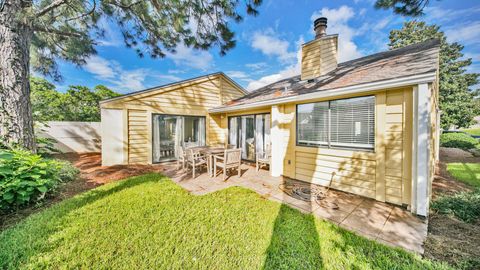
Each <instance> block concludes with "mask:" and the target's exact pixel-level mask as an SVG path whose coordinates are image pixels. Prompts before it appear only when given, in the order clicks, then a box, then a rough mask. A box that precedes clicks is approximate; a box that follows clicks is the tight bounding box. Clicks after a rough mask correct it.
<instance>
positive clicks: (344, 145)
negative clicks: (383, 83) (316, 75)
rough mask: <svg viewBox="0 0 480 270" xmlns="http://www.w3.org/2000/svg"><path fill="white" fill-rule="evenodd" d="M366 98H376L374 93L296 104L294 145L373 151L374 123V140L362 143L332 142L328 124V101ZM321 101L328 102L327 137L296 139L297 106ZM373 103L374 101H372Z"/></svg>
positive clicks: (329, 110) (329, 111) (329, 113)
mask: <svg viewBox="0 0 480 270" xmlns="http://www.w3.org/2000/svg"><path fill="white" fill-rule="evenodd" d="M362 97H363V98H367V97H372V98H373V99H374V101H375V100H376V97H375V95H368V96H361V97H353V98H342V99H332V100H326V101H319V102H311V103H302V104H297V105H296V109H295V111H296V113H295V117H297V121H296V122H297V126H296V127H295V133H296V134H297V136H296V137H297V141H296V145H297V146H303V147H325V148H332V149H335V148H338V149H342V148H343V149H350V150H365V151H374V150H375V132H376V131H375V124H374V127H373V134H374V141H373V143H372V144H363V143H342V142H332V141H331V138H330V136H331V130H330V129H331V124H330V120H331V109H330V102H332V101H335V100H348V99H355V98H362ZM321 102H327V103H328V104H329V106H328V108H329V109H328V125H327V128H328V131H327V136H328V139H327V141H310V140H302V139H298V128H299V126H298V108H299V106H301V105H305V104H315V103H321ZM374 104H375V102H374ZM373 116H374V117H373V118H374V119H375V110H373Z"/></svg>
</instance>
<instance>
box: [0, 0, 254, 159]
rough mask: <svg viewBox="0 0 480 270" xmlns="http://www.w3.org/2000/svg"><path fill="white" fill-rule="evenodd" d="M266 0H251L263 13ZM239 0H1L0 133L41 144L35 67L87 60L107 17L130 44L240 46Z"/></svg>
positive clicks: (46, 70) (156, 50)
mask: <svg viewBox="0 0 480 270" xmlns="http://www.w3.org/2000/svg"><path fill="white" fill-rule="evenodd" d="M260 3H261V0H245V1H244V6H245V8H246V13H247V14H249V15H256V14H257V13H258V12H257V10H256V8H257V7H258V6H259V5H260ZM239 6H240V1H238V0H233V1H232V0H216V1H209V0H191V1H171V0H88V1H84V0H38V1H33V0H0V139H1V140H4V141H5V142H6V143H7V144H16V145H19V146H23V147H25V148H29V149H31V150H35V142H34V134H33V121H32V110H31V103H30V99H29V97H30V85H29V75H30V70H34V71H35V72H38V73H40V74H43V75H48V76H51V77H53V78H54V79H56V80H58V79H61V75H60V73H59V72H58V67H57V61H58V60H59V59H61V60H65V61H67V62H71V63H73V64H75V65H78V66H82V65H84V64H85V63H86V62H85V61H86V59H88V57H89V56H91V55H93V54H95V53H96V51H95V44H96V42H97V41H98V40H100V39H101V38H102V37H103V36H104V29H102V27H101V23H100V22H101V20H106V21H108V22H111V23H116V24H117V25H118V29H119V30H120V31H121V32H122V35H123V37H124V41H125V44H126V46H127V47H130V48H132V49H134V50H135V51H136V52H137V54H138V55H139V56H140V57H142V56H144V55H149V56H151V57H154V58H156V57H164V56H165V52H166V51H171V52H174V51H175V47H176V46H177V45H179V44H185V45H186V46H189V47H193V48H195V49H204V50H206V49H209V48H211V47H214V46H216V47H218V48H219V50H220V54H221V55H223V54H225V53H226V52H227V51H228V50H229V49H231V48H233V47H234V46H235V39H234V33H233V32H232V31H231V29H230V25H229V23H230V22H231V21H234V22H240V21H241V20H242V15H241V14H240V13H239V11H237V9H238V7H239Z"/></svg>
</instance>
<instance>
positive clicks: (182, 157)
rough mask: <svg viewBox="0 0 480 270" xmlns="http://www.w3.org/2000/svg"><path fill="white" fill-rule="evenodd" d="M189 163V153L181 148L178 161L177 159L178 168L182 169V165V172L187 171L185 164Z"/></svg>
mask: <svg viewBox="0 0 480 270" xmlns="http://www.w3.org/2000/svg"><path fill="white" fill-rule="evenodd" d="M186 163H187V152H186V148H184V147H179V149H178V159H177V167H180V164H182V172H183V171H184V170H185V164H186Z"/></svg>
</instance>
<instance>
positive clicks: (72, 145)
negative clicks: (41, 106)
mask: <svg viewBox="0 0 480 270" xmlns="http://www.w3.org/2000/svg"><path fill="white" fill-rule="evenodd" d="M100 124H101V123H100V122H57V121H50V122H47V123H46V126H44V125H42V124H38V125H37V127H36V129H35V132H36V134H37V136H39V137H43V138H52V139H54V140H55V141H56V143H55V147H56V148H57V149H58V150H60V151H61V152H63V153H71V152H76V153H88V152H100V151H101V148H102V147H101V128H100Z"/></svg>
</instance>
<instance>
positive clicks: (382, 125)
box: [215, 88, 413, 204]
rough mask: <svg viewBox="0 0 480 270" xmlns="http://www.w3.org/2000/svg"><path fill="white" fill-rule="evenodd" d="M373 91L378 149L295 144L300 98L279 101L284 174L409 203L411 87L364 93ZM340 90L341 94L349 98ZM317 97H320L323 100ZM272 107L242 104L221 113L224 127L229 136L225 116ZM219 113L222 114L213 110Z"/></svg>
mask: <svg viewBox="0 0 480 270" xmlns="http://www.w3.org/2000/svg"><path fill="white" fill-rule="evenodd" d="M365 95H375V100H376V105H375V107H376V110H375V111H376V115H375V118H376V120H375V122H376V123H375V135H376V136H375V140H376V142H375V149H374V151H355V150H345V149H335V148H331V149H328V148H325V147H318V148H317V147H304V146H297V145H296V137H295V136H296V122H295V121H296V117H295V113H296V105H297V104H296V103H289V104H284V105H280V106H279V110H280V112H281V113H282V114H283V118H284V119H286V120H285V122H282V123H281V124H280V125H279V129H280V131H281V132H282V137H283V138H284V140H285V141H284V143H283V145H286V148H287V149H286V151H285V156H284V164H283V175H284V176H286V177H290V178H294V179H298V180H302V181H306V182H311V183H315V184H319V185H328V183H329V181H330V180H332V187H333V188H335V189H339V190H343V191H346V192H351V193H354V194H358V195H362V196H366V197H370V198H375V199H377V200H381V201H387V202H390V203H394V204H402V203H405V204H410V193H411V160H412V159H411V155H412V153H411V152H412V148H411V145H412V126H411V123H412V115H413V109H412V102H413V101H412V88H404V89H396V90H386V91H379V92H376V93H365ZM349 97H352V96H341V97H338V98H349ZM324 100H325V99H321V100H314V101H312V102H316V101H324ZM265 112H270V109H269V108H261V109H252V110H243V111H241V112H235V113H229V114H227V115H225V117H224V118H221V119H222V120H223V121H220V123H221V125H220V128H221V129H223V132H224V133H223V136H224V137H225V138H227V136H228V135H227V134H228V133H227V132H228V130H227V120H226V119H227V118H228V117H229V116H234V115H247V114H257V113H265ZM215 116H216V117H220V116H219V115H218V116H217V115H215Z"/></svg>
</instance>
